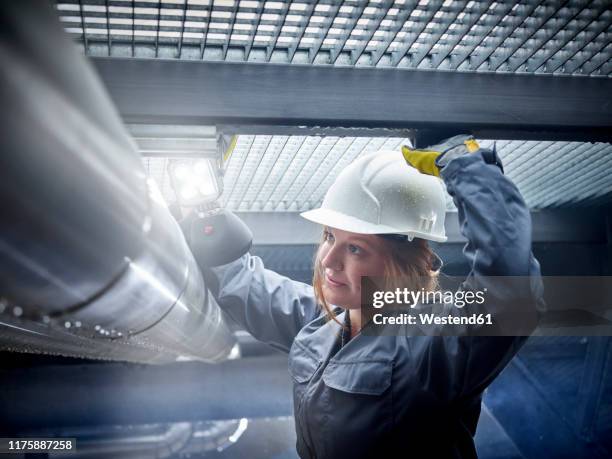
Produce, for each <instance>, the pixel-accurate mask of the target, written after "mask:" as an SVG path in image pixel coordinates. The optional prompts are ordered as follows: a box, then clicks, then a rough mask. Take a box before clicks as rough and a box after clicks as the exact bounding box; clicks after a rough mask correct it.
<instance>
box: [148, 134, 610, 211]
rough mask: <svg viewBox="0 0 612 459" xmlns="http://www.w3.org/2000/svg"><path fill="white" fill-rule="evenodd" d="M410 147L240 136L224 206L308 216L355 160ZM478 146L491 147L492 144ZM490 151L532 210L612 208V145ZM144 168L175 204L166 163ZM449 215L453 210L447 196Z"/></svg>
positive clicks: (370, 140)
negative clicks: (496, 157) (494, 153)
mask: <svg viewBox="0 0 612 459" xmlns="http://www.w3.org/2000/svg"><path fill="white" fill-rule="evenodd" d="M408 142H409V141H408V139H405V138H397V137H332V136H326V137H322V136H264V135H257V136H254V135H241V136H239V137H238V142H237V144H236V147H235V149H234V151H233V153H232V155H231V157H230V159H229V161H228V162H227V163H226V171H225V177H224V193H223V196H222V203H223V204H224V205H225V206H227V207H228V208H229V209H232V210H237V211H243V212H259V211H276V212H298V211H300V212H301V211H305V210H309V209H312V208H315V207H318V206H319V205H320V204H321V201H322V200H323V196H324V195H325V192H326V191H327V189H328V188H329V187H330V185H331V184H332V182H333V180H334V179H335V178H336V176H337V175H338V173H339V172H340V171H341V170H342V169H343V168H344V167H346V166H347V165H348V164H350V163H351V162H352V161H354V160H355V159H356V158H358V157H360V156H361V155H363V154H366V153H369V152H373V151H376V150H379V149H385V148H390V149H395V148H399V147H400V146H401V145H404V144H408ZM480 144H481V145H482V146H483V147H489V148H492V147H493V141H481V142H480ZM495 146H496V148H497V151H498V154H499V156H500V158H501V159H502V162H503V164H504V168H505V172H506V175H507V176H508V177H510V178H511V179H512V180H513V182H514V183H515V184H516V185H517V187H518V188H519V190H520V191H521V193H522V194H523V196H524V198H525V200H526V202H527V204H528V205H529V207H531V208H536V209H538V208H557V207H568V206H588V205H594V204H602V203H610V202H612V176H611V175H610V173H609V171H610V169H611V168H612V145H609V144H604V143H581V142H536V141H507V140H499V141H496V142H495ZM144 161H145V165H146V168H147V170H148V172H149V174H150V175H151V176H152V177H153V178H154V179H155V180H156V181H157V182H158V184H159V186H160V188H161V190H162V193H163V194H164V196H165V197H166V199H167V200H168V201H169V202H173V201H174V200H175V196H174V193H173V191H172V189H171V188H170V185H169V179H168V177H167V158H145V159H144ZM586 164H588V167H586V166H585V165H586ZM447 208H448V209H449V210H453V209H454V206H453V205H452V201H451V198H450V196H448V197H447Z"/></svg>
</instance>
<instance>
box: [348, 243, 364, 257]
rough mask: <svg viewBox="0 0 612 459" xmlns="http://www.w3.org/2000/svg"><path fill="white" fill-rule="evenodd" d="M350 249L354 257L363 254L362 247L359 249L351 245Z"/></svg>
mask: <svg viewBox="0 0 612 459" xmlns="http://www.w3.org/2000/svg"><path fill="white" fill-rule="evenodd" d="M348 249H349V252H351V253H352V254H354V255H360V254H361V247H358V246H356V245H353V244H349V246H348Z"/></svg>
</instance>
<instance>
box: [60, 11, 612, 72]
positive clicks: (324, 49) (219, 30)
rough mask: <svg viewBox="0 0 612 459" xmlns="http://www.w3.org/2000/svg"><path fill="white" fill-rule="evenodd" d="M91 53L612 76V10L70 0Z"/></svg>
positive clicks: (74, 26) (72, 26)
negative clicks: (611, 73) (611, 26)
mask: <svg viewBox="0 0 612 459" xmlns="http://www.w3.org/2000/svg"><path fill="white" fill-rule="evenodd" d="M57 9H58V12H59V14H60V18H61V20H62V22H63V23H64V25H65V28H66V30H67V31H68V32H69V33H70V34H71V35H72V36H73V37H74V38H76V39H77V40H79V41H80V42H81V43H82V45H83V47H84V50H85V53H86V54H88V55H95V56H122V57H126V56H127V57H160V58H179V59H194V60H202V59H204V60H224V61H225V60H227V61H239V62H247V61H256V62H282V63H300V64H303V63H309V64H333V65H352V66H355V65H358V66H381V67H397V68H410V69H416V68H419V69H447V70H461V71H494V72H527V73H549V74H550V73H553V74H582V75H593V76H598V75H606V76H608V75H610V71H611V65H612V64H611V53H612V46H611V30H610V29H611V28H610V25H611V23H612V9H610V5H609V1H608V0H592V1H585V0H582V1H579V0H574V1H564V2H563V1H545V0H543V1H534V0H529V1H525V2H520V4H519V3H518V2H495V1H488V0H487V1H475V0H472V1H467V2H466V1H453V0H445V1H443V0H420V1H414V0H395V1H392V0H377V1H363V0H344V1H332V0H299V1H288V0H286V1H265V2H264V1H255V0H249V1H244V0H243V1H238V0H159V1H157V0H155V1H153V0H138V1H133V0H106V1H104V0H80V1H79V0H70V1H60V2H58V3H57Z"/></svg>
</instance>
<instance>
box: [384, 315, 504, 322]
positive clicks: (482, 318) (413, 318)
mask: <svg viewBox="0 0 612 459" xmlns="http://www.w3.org/2000/svg"><path fill="white" fill-rule="evenodd" d="M417 319H418V322H417ZM373 322H374V324H375V325H417V324H420V325H493V319H492V317H491V314H472V315H470V316H462V317H457V316H452V315H447V316H437V315H435V314H431V313H428V314H407V313H404V314H399V315H393V316H385V315H384V314H374V317H373Z"/></svg>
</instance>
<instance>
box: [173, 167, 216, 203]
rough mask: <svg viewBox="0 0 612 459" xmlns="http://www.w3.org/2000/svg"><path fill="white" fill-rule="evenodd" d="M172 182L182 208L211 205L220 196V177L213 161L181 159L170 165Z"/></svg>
mask: <svg viewBox="0 0 612 459" xmlns="http://www.w3.org/2000/svg"><path fill="white" fill-rule="evenodd" d="M168 172H169V174H170V182H171V183H172V188H173V189H174V191H175V192H176V196H177V199H178V201H179V203H180V205H181V206H184V207H191V206H199V205H201V204H207V203H211V202H214V201H216V200H217V198H219V196H220V194H221V193H220V186H219V177H218V173H217V167H216V164H215V163H214V160H213V159H195V160H194V159H181V160H174V161H171V162H170V164H169V171H168Z"/></svg>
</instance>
